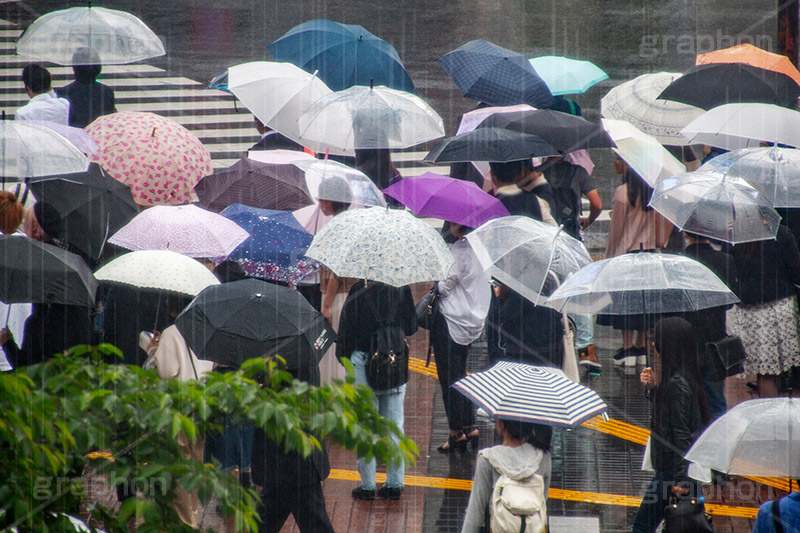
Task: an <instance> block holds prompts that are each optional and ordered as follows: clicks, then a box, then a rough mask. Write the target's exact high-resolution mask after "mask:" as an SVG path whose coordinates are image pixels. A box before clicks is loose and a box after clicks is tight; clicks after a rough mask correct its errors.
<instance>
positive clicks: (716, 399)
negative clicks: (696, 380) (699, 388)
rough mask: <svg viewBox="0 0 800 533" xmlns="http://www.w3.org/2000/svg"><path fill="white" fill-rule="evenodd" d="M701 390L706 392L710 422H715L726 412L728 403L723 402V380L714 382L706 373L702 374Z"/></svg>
mask: <svg viewBox="0 0 800 533" xmlns="http://www.w3.org/2000/svg"><path fill="white" fill-rule="evenodd" d="M703 389H705V391H706V398H707V399H708V410H709V411H710V413H709V414H710V415H711V420H716V419H717V418H719V417H721V416H722V415H724V414H725V412H726V411H727V410H728V403H727V402H726V401H725V380H724V379H723V380H722V381H714V380H712V379H711V378H710V377H709V375H708V373H704V374H703Z"/></svg>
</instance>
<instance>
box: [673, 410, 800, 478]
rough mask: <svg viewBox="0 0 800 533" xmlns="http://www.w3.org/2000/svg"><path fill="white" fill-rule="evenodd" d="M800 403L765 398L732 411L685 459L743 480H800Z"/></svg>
mask: <svg viewBox="0 0 800 533" xmlns="http://www.w3.org/2000/svg"><path fill="white" fill-rule="evenodd" d="M798 435H800V401H798V399H797V398H761V399H757V400H748V401H746V402H742V403H740V404H738V405H736V406H735V407H732V408H731V409H730V410H729V411H728V412H727V413H725V414H724V415H722V416H721V417H719V418H718V419H716V420H715V421H714V422H712V423H711V425H710V426H708V428H706V430H705V431H704V432H703V433H702V434H701V435H700V436H699V437H698V438H697V440H696V441H695V442H694V444H693V445H692V447H691V448H689V451H688V452H687V453H686V459H688V460H689V461H692V462H695V463H698V464H700V465H702V466H705V467H709V468H713V469H714V470H717V471H719V472H726V473H728V474H734V475H740V476H769V477H778V478H789V479H797V478H798V477H800V438H798Z"/></svg>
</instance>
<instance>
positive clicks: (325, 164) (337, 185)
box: [294, 159, 386, 207]
mask: <svg viewBox="0 0 800 533" xmlns="http://www.w3.org/2000/svg"><path fill="white" fill-rule="evenodd" d="M294 165H295V166H297V167H298V168H299V169H300V170H302V171H303V172H305V175H306V187H307V188H308V190H309V191H311V197H312V198H313V199H314V200H316V201H319V200H330V201H332V202H343V203H346V204H349V203H354V204H360V205H363V206H373V205H375V206H382V207H386V200H385V199H384V198H383V193H382V192H381V190H380V189H378V187H377V186H376V185H375V183H374V182H373V181H372V180H371V179H369V177H368V176H367V175H366V174H364V173H363V172H361V171H360V170H356V169H354V168H351V167H348V166H347V165H343V164H342V163H339V162H338V161H333V160H331V159H308V160H300V161H295V162H294Z"/></svg>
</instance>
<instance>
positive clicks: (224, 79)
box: [206, 70, 231, 94]
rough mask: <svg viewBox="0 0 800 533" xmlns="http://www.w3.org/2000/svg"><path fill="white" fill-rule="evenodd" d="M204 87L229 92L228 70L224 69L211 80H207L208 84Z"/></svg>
mask: <svg viewBox="0 0 800 533" xmlns="http://www.w3.org/2000/svg"><path fill="white" fill-rule="evenodd" d="M206 89H217V90H218V91H224V92H226V93H228V94H231V91H230V90H229V89H228V71H227V70H226V71H225V72H223V73H222V74H217V75H216V76H214V77H213V78H212V79H211V81H210V82H208V85H206Z"/></svg>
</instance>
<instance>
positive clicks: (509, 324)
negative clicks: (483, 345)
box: [497, 289, 564, 368]
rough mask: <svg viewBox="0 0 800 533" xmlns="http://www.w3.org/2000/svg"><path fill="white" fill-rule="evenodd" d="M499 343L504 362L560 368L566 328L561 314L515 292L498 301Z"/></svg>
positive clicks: (509, 292)
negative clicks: (535, 303)
mask: <svg viewBox="0 0 800 533" xmlns="http://www.w3.org/2000/svg"><path fill="white" fill-rule="evenodd" d="M497 306H498V321H499V324H498V326H499V327H498V330H497V336H498V343H499V346H500V349H501V350H502V353H501V354H500V355H499V357H500V359H501V360H503V361H516V362H520V363H528V364H531V365H542V366H552V367H556V368H561V363H562V361H563V357H564V325H563V320H562V316H561V313H559V312H558V311H556V310H554V309H550V308H549V307H543V306H540V305H534V303H533V302H531V301H530V300H528V299H526V298H523V297H522V296H520V295H519V294H518V293H516V292H514V291H513V290H510V289H509V291H508V295H507V296H506V298H505V299H499V298H498V301H497Z"/></svg>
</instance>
